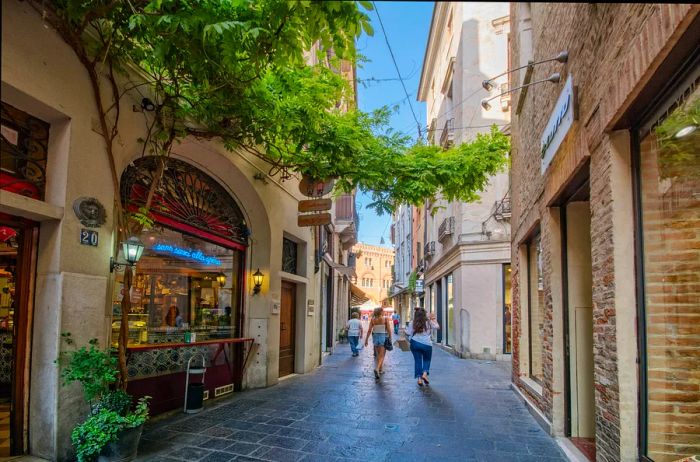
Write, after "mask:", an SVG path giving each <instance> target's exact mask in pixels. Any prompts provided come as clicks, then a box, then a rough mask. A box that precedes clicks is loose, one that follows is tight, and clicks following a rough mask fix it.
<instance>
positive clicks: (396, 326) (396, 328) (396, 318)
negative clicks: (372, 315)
mask: <svg viewBox="0 0 700 462" xmlns="http://www.w3.org/2000/svg"><path fill="white" fill-rule="evenodd" d="M391 319H393V321H394V334H395V335H399V324H400V323H401V315H400V314H398V313H394V314H393V315H392V316H391Z"/></svg>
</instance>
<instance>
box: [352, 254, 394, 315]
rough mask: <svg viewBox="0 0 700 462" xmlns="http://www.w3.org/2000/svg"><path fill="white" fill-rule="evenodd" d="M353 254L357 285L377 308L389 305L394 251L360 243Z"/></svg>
mask: <svg viewBox="0 0 700 462" xmlns="http://www.w3.org/2000/svg"><path fill="white" fill-rule="evenodd" d="M352 252H353V254H354V255H355V275H356V277H357V279H356V282H355V285H356V286H357V287H359V288H360V290H362V292H364V293H365V295H366V296H367V297H369V300H370V302H371V303H372V304H374V305H375V306H387V305H389V290H390V289H391V280H392V279H391V275H392V268H393V266H394V250H393V249H391V248H390V247H381V246H378V245H371V244H366V243H364V242H358V243H357V244H355V245H354V246H353V248H352Z"/></svg>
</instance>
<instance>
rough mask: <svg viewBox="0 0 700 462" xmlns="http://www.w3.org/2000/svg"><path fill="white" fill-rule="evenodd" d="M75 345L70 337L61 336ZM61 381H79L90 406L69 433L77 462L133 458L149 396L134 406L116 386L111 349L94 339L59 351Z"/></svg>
mask: <svg viewBox="0 0 700 462" xmlns="http://www.w3.org/2000/svg"><path fill="white" fill-rule="evenodd" d="M61 336H62V337H63V340H64V342H65V343H66V344H67V345H69V346H71V347H73V346H74V345H75V343H74V341H73V338H72V337H71V334H69V333H64V334H61ZM57 362H59V363H60V364H61V365H62V366H63V369H62V370H61V379H62V380H63V385H64V386H67V385H70V384H72V383H73V382H79V383H80V385H81V386H82V388H83V395H84V396H85V400H86V401H87V403H88V405H89V414H88V417H87V419H86V420H85V421H84V422H82V423H81V424H79V425H77V426H76V427H75V428H74V429H73V432H72V433H71V441H72V442H73V446H74V447H75V450H76V457H77V459H78V461H79V462H84V461H94V460H97V461H99V462H107V461H112V462H117V461H119V462H122V461H130V460H133V459H134V458H136V450H137V449H138V444H139V440H140V438H141V431H142V430H143V424H144V423H145V422H146V420H147V419H148V397H143V398H141V399H139V400H138V402H137V403H136V405H135V406H134V405H133V399H132V397H131V396H130V395H129V394H128V393H127V392H126V391H124V390H122V389H118V388H116V387H115V384H116V382H117V378H118V376H119V370H118V366H117V358H116V357H115V356H114V351H113V349H106V350H104V349H101V348H100V346H99V342H98V341H97V339H92V340H90V341H89V342H88V346H83V347H80V348H72V349H70V350H69V351H64V352H61V353H60V355H59V359H58V360H57Z"/></svg>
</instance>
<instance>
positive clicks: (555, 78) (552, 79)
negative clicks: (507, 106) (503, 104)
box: [481, 72, 561, 111]
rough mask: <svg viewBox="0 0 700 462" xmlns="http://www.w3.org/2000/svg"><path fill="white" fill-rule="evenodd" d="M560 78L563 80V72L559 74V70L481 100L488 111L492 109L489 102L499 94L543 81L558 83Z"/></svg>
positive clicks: (482, 105)
mask: <svg viewBox="0 0 700 462" xmlns="http://www.w3.org/2000/svg"><path fill="white" fill-rule="evenodd" d="M560 80H561V74H559V73H558V72H555V73H554V74H552V75H550V76H549V77H547V78H546V79H542V80H537V81H536V82H532V83H528V84H527V85H520V86H519V87H515V88H511V89H510V90H507V91H504V92H503V93H500V94H498V95H496V96H492V97H491V98H488V99H482V100H481V107H483V108H484V109H486V110H487V111H488V110H489V109H491V105H490V104H489V101H491V100H492V99H496V98H498V97H499V96H503V95H507V94H508V93H512V92H514V91H515V90H520V89H521V88H527V87H531V86H533V85H537V84H538V83H543V82H554V83H557V82H559V81H560Z"/></svg>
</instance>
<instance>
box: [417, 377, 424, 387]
mask: <svg viewBox="0 0 700 462" xmlns="http://www.w3.org/2000/svg"><path fill="white" fill-rule="evenodd" d="M418 386H419V387H422V386H423V379H422V378H420V377H419V378H418Z"/></svg>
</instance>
